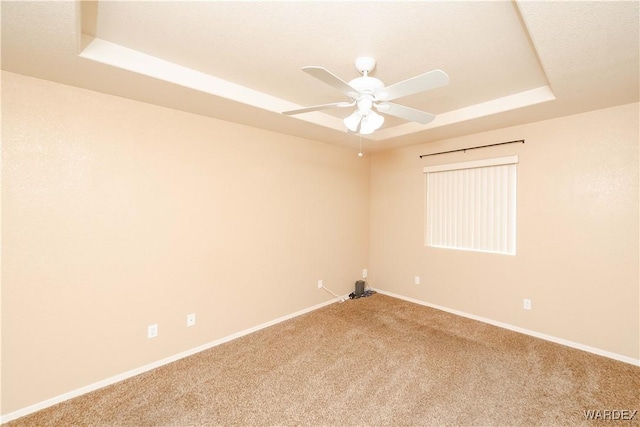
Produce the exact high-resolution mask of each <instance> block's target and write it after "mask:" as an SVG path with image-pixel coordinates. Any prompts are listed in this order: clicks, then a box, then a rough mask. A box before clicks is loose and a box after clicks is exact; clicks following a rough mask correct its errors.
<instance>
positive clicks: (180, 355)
mask: <svg viewBox="0 0 640 427" xmlns="http://www.w3.org/2000/svg"><path fill="white" fill-rule="evenodd" d="M345 298H347V299H348V297H340V298H332V299H331V300H329V301H326V302H323V303H320V304H316V305H314V306H312V307H308V308H305V309H303V310H300V311H296V312H295V313H291V314H288V315H286V316H282V317H279V318H277V319H274V320H271V321H269V322H266V323H262V324H260V325H257V326H254V327H252V328H249V329H245V330H244V331H240V332H237V333H235V334H232V335H229V336H226V337H223V338H220V339H218V340H215V341H212V342H210V343H207V344H204V345H201V346H198V347H195V348H192V349H190V350H186V351H183V352H181V353H178V354H175V355H173V356H169V357H166V358H164V359H161V360H158V361H156V362H152V363H149V364H148V365H144V366H141V367H139V368H136V369H132V370H130V371H127V372H123V373H122V374H119V375H116V376H113V377H111V378H107V379H104V380H102V381H98V382H96V383H93V384H90V385H87V386H85V387H81V388H78V389H76V390H72V391H70V392H68V393H64V394H61V395H59V396H56V397H52V398H51V399H47V400H45V401H43V402H40V403H36V404H34V405H30V406H27V407H26V408H22V409H19V410H17V411H14V412H11V413H8V414H6V415H2V416H0V424H4V423H8V422H9V421H13V420H15V419H17V418H20V417H24V416H26V415H29V414H32V413H34V412H37V411H40V410H42V409H45V408H48V407H49V406H53V405H56V404H58V403H61V402H64V401H65V400H69V399H73V398H74V397H78V396H81V395H83V394H86V393H89V392H92V391H95V390H98V389H101V388H103V387H106V386H108V385H111V384H115V383H118V382H120V381H123V380H126V379H127V378H131V377H134V376H136V375H139V374H142V373H144V372H147V371H151V370H152V369H156V368H159V367H161V366H163V365H167V364H169V363H172V362H175V361H176V360H180V359H184V358H185V357H188V356H192V355H194V354H196V353H200V352H201V351H204V350H207V349H210V348H212V347H215V346H218V345H220V344H224V343H226V342H229V341H232V340H234V339H236V338H240V337H242V336H245V335H249V334H250V333H253V332H256V331H259V330H260V329H264V328H268V327H269V326H273V325H275V324H278V323H280V322H284V321H285V320H289V319H293V318H294V317H298V316H301V315H303V314H306V313H309V312H311V311H314V310H317V309H319V308H322V307H325V306H327V305H330V304H333V303H335V302H339V301H342V300H344V299H345Z"/></svg>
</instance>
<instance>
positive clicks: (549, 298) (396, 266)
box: [369, 104, 640, 360]
mask: <svg viewBox="0 0 640 427" xmlns="http://www.w3.org/2000/svg"><path fill="white" fill-rule="evenodd" d="M638 113H639V111H638V104H631V105H625V106H620V107H615V108H609V109H606V110H600V111H593V112H589V113H585V114H580V115H575V116H570V117H564V118H560V119H555V120H549V121H543V122H538V123H534V124H529V125H524V126H518V127H512V128H507V129H502V130H499V131H493V132H487V133H482V134H477V135H471V136H467V137H461V138H456V139H450V140H445V141H440V142H438V143H430V144H424V145H421V146H414V147H409V148H403V149H396V150H392V151H387V152H382V153H379V154H376V155H374V156H373V158H372V161H371V221H370V225H371V229H370V230H371V231H370V232H371V238H370V270H369V281H370V283H371V285H372V286H374V287H378V288H380V289H382V290H386V291H389V292H393V293H397V294H400V295H403V296H406V297H410V298H415V299H418V300H421V301H425V302H428V303H431V304H436V305H439V306H444V307H447V308H449V309H454V310H459V311H462V312H465V313H468V314H472V315H475V316H481V317H484V318H487V319H490V320H493V321H497V322H503V323H507V324H510V325H513V326H517V327H520V328H525V329H529V330H532V331H535V332H538V333H542V334H547V335H551V336H553V337H557V338H561V339H564V340H569V341H573V342H576V343H579V344H582V345H587V346H591V347H595V348H598V349H601V350H605V351H609V352H613V353H616V354H619V355H623V356H626V357H630V358H634V359H636V360H637V359H638V358H640V350H639V349H640V343H639V342H638V340H639V336H640V313H639V306H640V304H639V301H640V296H639V286H640V285H639V277H638V272H639V265H638V259H639V253H638V242H639V240H638V233H639V229H638V223H639V212H638V195H639V188H638V182H639V177H638V169H639V165H638V148H639V145H640V143H639V136H638V133H639V120H638ZM517 139H525V140H526V143H525V144H512V145H505V146H500V147H493V148H486V149H481V150H474V151H468V152H466V153H454V154H445V155H441V156H433V157H427V158H424V159H422V160H421V159H420V158H419V155H421V154H427V153H432V152H437V151H444V150H452V149H456V148H464V147H471V146H476V145H485V144H492V143H497V142H503V141H511V140H517ZM510 154H517V155H519V159H520V163H519V165H518V196H517V197H518V202H517V255H516V256H508V255H496V254H488V253H478V252H466V251H456V250H448V249H438V248H430V247H425V246H424V244H423V241H424V240H423V236H424V226H423V221H424V203H425V196H424V188H425V179H424V175H423V173H422V169H423V167H424V166H427V165H433V164H443V163H449V162H459V161H464V160H473V159H481V158H490V157H499V156H504V155H510ZM414 276H421V279H422V280H421V283H422V284H421V285H415V284H414ZM523 298H530V299H531V300H532V310H531V311H525V310H523V308H522V300H523Z"/></svg>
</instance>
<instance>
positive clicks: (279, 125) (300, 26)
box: [2, 1, 640, 150]
mask: <svg viewBox="0 0 640 427" xmlns="http://www.w3.org/2000/svg"><path fill="white" fill-rule="evenodd" d="M638 12H639V11H638V2H581V1H573V2H538V1H535V2H517V3H514V2H508V1H491V2H489V1H487V2H483V1H476V2H452V1H442V2H433V1H429V2H426V1H425V2H423V1H412V2H398V1H376V2H362V1H352V2H342V1H306V2H302V1H300V2H275V1H272V2H266V1H265V2H247V1H215V2H197V1H195V2H173V1H162V2H136V1H131V2H127V1H118V2H113V1H107V2H105V1H100V2H71V1H65V2H11V1H3V2H2V68H3V69H5V70H8V71H13V72H17V73H21V74H26V75H31V76H34V77H39V78H44V79H48V80H52V81H58V82H61V83H65V84H70V85H75V86H79V87H84V88H87V89H91V90H96V91H101V92H105V93H109V94H114V95H118V96H123V97H127V98H131V99H136V100H139V101H143V102H148V103H153V104H157V105H162V106H166V107H169V108H175V109H179V110H184V111H189V112H192V113H195V114H201V115H205V116H210V117H216V118H221V119H224V120H230V121H234V122H238V123H243V124H247V125H251V126H256V127H262V128H265V129H268V130H273V131H278V132H282V133H288V134H292V135H298V136H302V137H305V138H311V139H316V140H320V141H324V142H329V143H334V144H338V145H348V146H353V141H354V140H355V139H357V137H356V136H354V135H351V134H347V133H346V129H345V128H344V125H343V124H342V121H341V117H345V116H346V115H348V114H349V113H350V112H351V110H350V109H336V110H328V111H326V112H314V113H307V114H303V115H299V116H295V117H287V116H283V115H281V114H279V113H280V112H281V111H284V110H287V109H292V108H299V107H304V106H309V105H316V104H324V103H330V102H338V101H343V100H345V99H346V98H345V97H344V95H342V94H341V93H340V92H338V91H336V90H335V89H332V88H331V87H329V86H327V85H325V84H323V83H322V82H320V81H318V80H315V79H313V78H311V77H309V76H308V75H307V74H305V73H303V72H301V70H300V68H301V67H303V66H308V65H318V66H323V67H325V68H327V69H329V70H330V71H331V72H333V73H334V74H336V75H338V76H340V77H341V78H342V79H343V80H346V81H349V80H351V79H352V78H354V77H357V76H358V73H357V71H356V69H355V67H354V65H353V61H354V60H355V58H357V57H359V56H374V57H375V58H376V60H377V67H376V69H375V70H374V71H373V73H372V75H373V76H375V77H377V78H379V79H381V80H383V81H384V82H385V83H386V84H392V83H395V82H397V81H401V80H404V79H407V78H410V77H413V76H415V75H418V74H421V73H424V72H426V71H430V70H432V69H436V68H439V69H442V70H444V71H445V72H446V73H447V74H448V75H449V76H450V79H451V83H450V84H449V85H448V86H446V87H443V88H438V89H434V90H432V91H427V92H423V93H420V94H417V95H412V96H408V97H405V98H401V99H398V100H396V101H395V102H397V103H398V104H403V105H407V106H410V107H413V108H417V109H420V110H424V111H428V112H431V113H434V114H436V115H437V118H436V120H434V121H433V122H432V123H431V124H429V125H419V124H416V123H408V122H405V121H403V120H401V119H397V118H393V117H389V116H387V118H386V121H385V125H384V126H383V127H382V128H381V129H380V130H379V131H377V132H376V133H374V134H373V135H370V136H368V138H367V139H368V140H369V142H368V143H367V144H366V147H367V149H369V150H381V149H388V148H393V147H398V146H404V145H410V144H416V143H422V142H427V141H432V140H437V139H440V138H444V137H451V136H457V135H464V134H468V133H472V132H480V131H483V130H490V129H495V128H499V127H505V126H509V125H515V124H521V123H527V122H531V121H537V120H542V119H547V118H552V117H557V116H562V115H568V114H574V113H578V112H582V111H586V110H591V109H597V108H606V107H609V106H613V105H619V104H625V103H630V102H637V101H638V99H639V87H638V81H639V68H640V64H639V50H640V49H639V21H638V15H639V13H638Z"/></svg>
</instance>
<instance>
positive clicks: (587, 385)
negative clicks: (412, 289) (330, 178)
mask: <svg viewBox="0 0 640 427" xmlns="http://www.w3.org/2000/svg"><path fill="white" fill-rule="evenodd" d="M639 394H640V368H639V367H636V366H632V365H629V364H625V363H622V362H617V361H613V360H610V359H606V358H603V357H600V356H595V355H592V354H589V353H585V352H582V351H579V350H575V349H571V348H567V347H564V346H560V345H556V344H552V343H549V342H545V341H542V340H539V339H536V338H532V337H529V336H525V335H521V334H518V333H515V332H511V331H507V330H504V329H500V328H497V327H494V326H490V325H486V324H483V323H480V322H476V321H473V320H469V319H465V318H461V317H457V316H454V315H451V314H448V313H445V312H442V311H438V310H434V309H430V308H427V307H423V306H420V305H416V304H412V303H408V302H406V301H401V300H398V299H395V298H390V297H387V296H384V295H380V294H377V295H373V296H371V297H368V298H361V299H358V300H350V301H347V302H344V303H336V304H333V305H330V306H328V307H325V308H322V309H320V310H316V311H314V312H312V313H309V314H306V315H303V316H300V317H297V318H295V319H292V320H289V321H286V322H283V323H280V324H278V325H276V326H273V327H270V328H268V329H264V330H262V331H259V332H256V333H253V334H251V335H248V336H245V337H243V338H240V339H237V340H235V341H232V342H229V343H226V344H223V345H220V346H218V347H215V348H213V349H210V350H207V351H204V352H202V353H199V354H197V355H194V356H192V357H189V358H186V359H183V360H180V361H177V362H175V363H172V364H170V365H166V366H164V367H161V368H159V369H156V370H154V371H151V372H148V373H145V374H142V375H139V376H137V377H134V378H131V379H129V380H126V381H123V382H121V383H118V384H115V385H112V386H109V387H106V388H104V389H101V390H98V391H95V392H92V393H89V394H87V395H84V396H81V397H79V398H76V399H73V400H70V401H67V402H64V403H61V404H59V405H56V406H54V407H51V408H48V409H45V410H43V411H40V412H38V413H35V414H32V415H30V416H27V417H24V418H21V419H19V420H16V421H14V422H12V423H9V425H10V426H72V425H76V426H77V425H91V426H115V425H126V426H188V425H254V426H262V425H335V426H345V425H379V426H381V425H382V426H383V425H403V426H409V425H411V426H419V425H456V426H458V425H483V426H484V425H501V426H511V425H527V426H534V425H535V426H542V425H546V426H550V425H572V426H573V425H588V426H593V425H608V426H617V425H619V426H640V421H639V418H640V414H636V415H635V416H634V418H633V420H631V421H629V420H625V421H623V420H615V419H613V418H621V417H622V416H623V415H624V414H626V417H627V418H628V417H629V416H630V414H631V413H623V412H610V413H607V412H600V416H601V417H603V418H609V419H606V420H599V421H598V420H596V421H592V420H587V419H586V418H585V411H589V410H593V411H596V410H600V411H622V410H625V411H626V410H629V411H633V410H640V395H639ZM594 414H597V413H594Z"/></svg>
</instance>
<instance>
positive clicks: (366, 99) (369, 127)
mask: <svg viewBox="0 0 640 427" xmlns="http://www.w3.org/2000/svg"><path fill="white" fill-rule="evenodd" d="M371 107H373V97H371V96H367V95H364V96H363V97H362V98H360V100H359V101H358V109H357V110H356V111H354V112H353V113H352V114H351V115H350V116H348V117H347V118H345V119H344V125H345V126H346V127H347V129H349V130H350V131H351V132H355V131H356V130H358V125H360V134H362V135H370V134H372V133H373V132H375V131H376V130H378V129H380V127H381V126H382V125H383V124H384V117H382V116H381V115H380V114H378V113H376V112H375V111H373V110H372V109H371Z"/></svg>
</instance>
